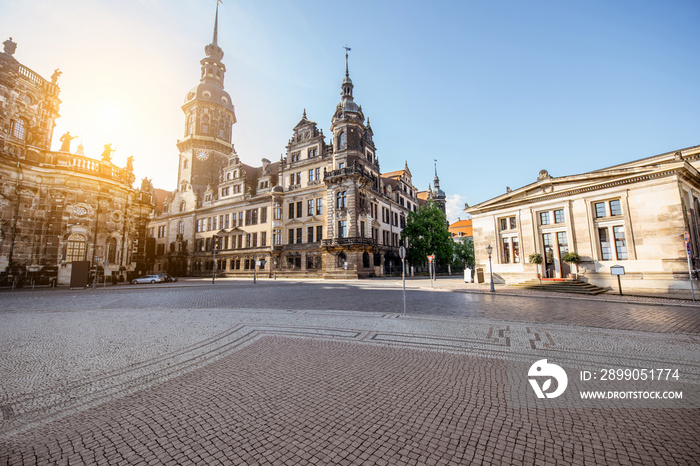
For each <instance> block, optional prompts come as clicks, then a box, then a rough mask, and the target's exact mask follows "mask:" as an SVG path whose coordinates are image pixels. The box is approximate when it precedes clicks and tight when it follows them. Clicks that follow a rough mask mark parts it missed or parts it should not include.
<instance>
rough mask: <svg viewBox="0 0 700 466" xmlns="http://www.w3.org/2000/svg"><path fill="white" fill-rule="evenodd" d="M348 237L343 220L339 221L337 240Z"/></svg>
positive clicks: (345, 223)
mask: <svg viewBox="0 0 700 466" xmlns="http://www.w3.org/2000/svg"><path fill="white" fill-rule="evenodd" d="M347 236H348V230H347V222H346V221H345V220H340V221H339V222H338V238H345V237H347Z"/></svg>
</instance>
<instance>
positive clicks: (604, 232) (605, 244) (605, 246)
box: [598, 204, 612, 261]
mask: <svg viewBox="0 0 700 466" xmlns="http://www.w3.org/2000/svg"><path fill="white" fill-rule="evenodd" d="M603 205H605V204H603ZM598 238H599V240H600V254H601V258H602V260H604V261H609V260H612V251H611V249H610V236H609V235H608V229H607V228H598Z"/></svg>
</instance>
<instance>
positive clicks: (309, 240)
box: [306, 227, 314, 243]
mask: <svg viewBox="0 0 700 466" xmlns="http://www.w3.org/2000/svg"><path fill="white" fill-rule="evenodd" d="M306 242H307V243H313V242H314V227H308V228H307V229H306Z"/></svg>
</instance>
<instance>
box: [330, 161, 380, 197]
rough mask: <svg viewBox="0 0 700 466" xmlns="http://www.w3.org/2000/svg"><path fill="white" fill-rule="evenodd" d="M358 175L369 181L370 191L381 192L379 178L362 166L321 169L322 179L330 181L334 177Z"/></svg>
mask: <svg viewBox="0 0 700 466" xmlns="http://www.w3.org/2000/svg"><path fill="white" fill-rule="evenodd" d="M350 175H359V176H361V177H363V178H365V179H367V180H369V181H370V183H371V184H370V186H371V189H372V191H375V192H376V193H377V194H382V193H381V192H380V190H379V178H378V177H377V176H376V175H374V174H373V173H371V172H369V171H367V170H365V169H364V167H344V168H339V169H337V170H331V171H327V170H325V169H324V170H323V180H324V181H326V180H328V181H332V180H333V179H334V178H339V177H343V176H350Z"/></svg>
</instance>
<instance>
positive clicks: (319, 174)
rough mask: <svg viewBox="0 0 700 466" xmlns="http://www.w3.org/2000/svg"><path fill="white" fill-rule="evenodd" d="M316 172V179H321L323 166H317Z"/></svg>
mask: <svg viewBox="0 0 700 466" xmlns="http://www.w3.org/2000/svg"><path fill="white" fill-rule="evenodd" d="M315 173H316V179H317V180H320V179H321V168H320V167H319V168H316V170H315Z"/></svg>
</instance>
